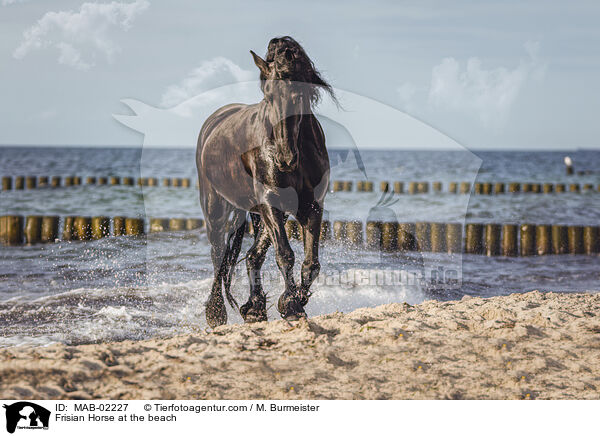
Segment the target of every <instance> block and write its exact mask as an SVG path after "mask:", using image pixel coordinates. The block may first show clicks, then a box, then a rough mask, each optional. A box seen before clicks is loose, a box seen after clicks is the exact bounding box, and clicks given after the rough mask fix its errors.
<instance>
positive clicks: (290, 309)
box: [277, 295, 306, 321]
mask: <svg viewBox="0 0 600 436" xmlns="http://www.w3.org/2000/svg"><path fill="white" fill-rule="evenodd" d="M277 310H278V311H279V313H280V314H281V317H282V318H283V319H286V320H288V321H297V320H299V319H300V318H306V312H305V311H304V305H303V304H302V301H300V300H299V299H298V298H295V297H290V296H285V295H282V296H281V297H279V301H278V302H277Z"/></svg>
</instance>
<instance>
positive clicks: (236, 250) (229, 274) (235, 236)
mask: <svg viewBox="0 0 600 436" xmlns="http://www.w3.org/2000/svg"><path fill="white" fill-rule="evenodd" d="M237 217H238V218H243V221H241V222H239V221H240V220H239V219H234V220H233V223H232V224H233V231H232V232H231V233H230V234H229V238H228V239H227V246H226V247H225V253H224V255H223V263H222V265H223V266H224V271H223V287H224V288H225V297H226V298H227V301H228V302H229V305H230V306H231V307H232V308H234V309H236V310H237V311H238V312H239V311H240V307H239V305H238V303H237V301H235V298H233V295H231V280H232V279H233V273H234V270H235V266H236V264H237V259H238V256H239V255H240V250H241V249H242V240H243V239H244V233H245V232H246V215H245V214H239V215H238V216H237Z"/></svg>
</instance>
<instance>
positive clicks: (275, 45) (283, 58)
mask: <svg viewBox="0 0 600 436" xmlns="http://www.w3.org/2000/svg"><path fill="white" fill-rule="evenodd" d="M265 60H266V61H267V62H269V63H272V62H273V65H274V66H275V71H276V78H277V79H289V80H293V81H295V82H305V83H309V84H311V85H313V86H310V87H309V94H310V96H309V97H310V102H311V104H312V105H313V106H314V105H315V104H317V103H318V102H319V100H320V99H321V92H320V91H321V89H324V90H325V92H327V93H328V94H329V95H330V96H331V98H332V99H333V100H334V101H335V102H336V104H337V99H336V97H335V94H334V92H333V88H332V87H331V85H330V84H329V83H327V82H326V81H325V79H323V77H321V73H319V71H318V70H317V69H316V68H315V65H314V64H313V62H312V61H311V60H310V58H309V57H308V55H307V54H306V52H305V51H304V49H303V48H302V46H301V45H300V44H299V43H298V42H297V41H296V40H295V39H294V38H292V37H291V36H282V37H278V38H273V39H272V40H271V41H269V46H268V48H267V55H266V56H265ZM266 79H267V78H266V77H265V75H264V74H263V73H261V74H260V81H261V89H263V91H264V84H265V80H266Z"/></svg>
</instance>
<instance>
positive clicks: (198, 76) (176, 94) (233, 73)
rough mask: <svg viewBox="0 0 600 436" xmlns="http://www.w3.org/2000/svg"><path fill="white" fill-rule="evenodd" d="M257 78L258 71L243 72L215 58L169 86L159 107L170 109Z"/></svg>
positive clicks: (229, 61) (230, 62)
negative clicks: (210, 92)
mask: <svg viewBox="0 0 600 436" xmlns="http://www.w3.org/2000/svg"><path fill="white" fill-rule="evenodd" d="M257 77H258V70H257V71H249V70H244V69H242V68H241V67H240V66H238V65H237V64H236V63H235V62H233V61H231V60H230V59H227V58H224V57H216V58H214V59H211V60H208V61H204V62H202V64H200V66H199V67H197V68H195V69H193V70H192V71H191V72H190V73H189V74H188V75H187V77H186V78H184V79H183V80H182V81H181V82H180V83H179V84H177V85H171V86H169V87H168V88H167V89H166V90H165V92H164V93H163V95H162V99H161V105H162V106H163V107H172V106H175V105H177V104H179V103H181V102H183V101H186V100H188V99H190V98H192V97H195V96H196V95H198V94H201V93H203V92H206V91H210V90H212V89H215V88H219V87H221V86H224V85H229V84H232V83H238V82H246V81H249V80H253V79H257Z"/></svg>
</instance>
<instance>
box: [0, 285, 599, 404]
mask: <svg viewBox="0 0 600 436" xmlns="http://www.w3.org/2000/svg"><path fill="white" fill-rule="evenodd" d="M0 397H2V398H7V399H8V398H15V399H17V398H18V399H31V398H35V399H59V398H61V399H64V398H70V399H91V398H104V399H175V398H177V399H255V398H256V399H600V294H557V293H548V294H545V293H540V292H537V291H534V292H529V293H526V294H512V295H509V296H506V297H494V298H489V299H481V298H469V297H465V298H463V299H462V300H460V301H450V302H438V301H426V302H424V303H422V304H419V305H416V306H410V305H408V304H388V305H384V306H379V307H376V308H364V309H359V310H356V311H353V312H351V313H347V314H343V313H332V314H329V315H323V316H318V317H314V318H309V319H308V320H301V321H298V322H286V321H283V320H277V321H271V322H265V323H259V324H252V325H227V326H222V327H220V328H218V329H216V330H215V331H212V332H198V333H197V334H193V335H182V336H176V337H172V338H155V339H151V340H145V341H137V342H136V341H125V342H115V343H102V344H90V345H79V346H66V345H62V344H55V345H51V346H48V347H44V348H5V349H3V350H1V351H0Z"/></svg>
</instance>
